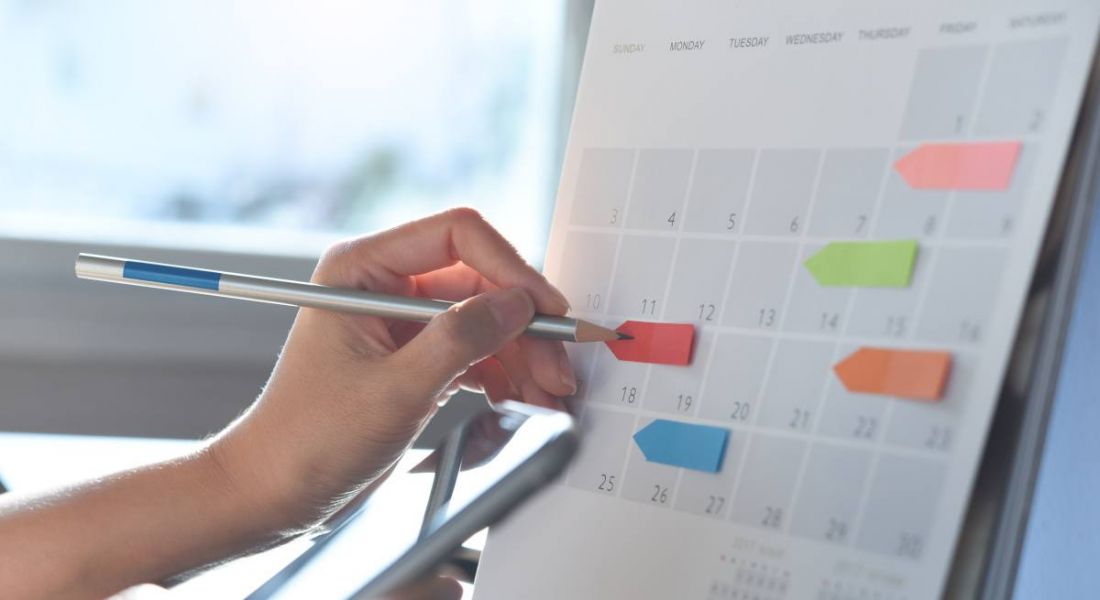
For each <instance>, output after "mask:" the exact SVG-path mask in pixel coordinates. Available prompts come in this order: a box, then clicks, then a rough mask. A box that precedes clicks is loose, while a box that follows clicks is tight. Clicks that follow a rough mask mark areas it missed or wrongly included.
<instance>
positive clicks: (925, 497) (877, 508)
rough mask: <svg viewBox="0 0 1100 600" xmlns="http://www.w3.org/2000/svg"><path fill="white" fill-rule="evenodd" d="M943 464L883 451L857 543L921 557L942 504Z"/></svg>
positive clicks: (897, 553) (898, 554)
mask: <svg viewBox="0 0 1100 600" xmlns="http://www.w3.org/2000/svg"><path fill="white" fill-rule="evenodd" d="M945 475H946V467H945V465H944V463H942V462H941V461H938V460H933V459H928V458H918V457H910V456H897V455H894V454H889V453H884V454H882V455H881V457H880V458H879V461H878V466H877V467H876V468H875V472H874V475H873V479H872V481H871V490H870V493H869V495H868V497H867V504H866V506H865V508H864V510H863V517H862V522H861V523H860V525H859V538H858V540H857V545H858V546H859V547H860V548H863V549H864V550H869V551H871V552H878V553H881V554H887V555H890V556H899V557H904V558H910V559H919V558H920V557H921V555H922V554H923V553H924V548H925V545H926V544H927V541H928V533H929V528H930V527H931V525H932V518H933V517H934V516H935V511H936V505H937V504H939V499H940V492H941V491H943V480H944V477H945Z"/></svg>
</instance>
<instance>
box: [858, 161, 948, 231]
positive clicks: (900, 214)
mask: <svg viewBox="0 0 1100 600" xmlns="http://www.w3.org/2000/svg"><path fill="white" fill-rule="evenodd" d="M911 150H913V148H912V147H905V148H898V149H897V150H896V151H895V152H894V156H893V158H892V159H891V166H890V172H889V173H888V174H887V175H886V189H885V190H884V191H883V193H882V204H881V206H880V207H879V215H878V220H877V222H876V223H875V228H874V231H872V232H871V235H873V236H874V237H875V238H877V239H913V238H918V239H919V238H925V237H929V236H933V235H935V234H936V233H937V232H938V231H939V229H940V228H941V227H943V214H944V209H945V208H946V207H947V192H943V191H938V190H917V189H913V188H911V187H909V184H908V183H906V182H905V180H904V179H902V177H901V175H899V174H898V172H897V169H895V168H894V166H893V165H894V164H895V163H896V162H897V160H898V159H900V158H901V157H902V156H905V155H906V154H908V153H909V152H910V151H911Z"/></svg>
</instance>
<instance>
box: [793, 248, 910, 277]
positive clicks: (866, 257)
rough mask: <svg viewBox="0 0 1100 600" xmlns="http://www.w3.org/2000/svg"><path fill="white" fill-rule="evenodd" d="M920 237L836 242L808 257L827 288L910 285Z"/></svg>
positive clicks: (811, 267)
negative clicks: (887, 240) (880, 240)
mask: <svg viewBox="0 0 1100 600" xmlns="http://www.w3.org/2000/svg"><path fill="white" fill-rule="evenodd" d="M916 259H917V242H916V240H902V241H892V242H832V243H830V244H829V245H827V246H825V247H824V248H822V249H821V250H820V251H818V253H817V254H814V255H813V256H811V257H810V258H808V259H806V263H805V264H806V268H807V269H809V271H810V274H811V275H813V276H814V279H816V280H817V282H818V283H819V284H821V285H823V286H827V287H837V286H844V287H887V288H898V287H909V280H910V279H911V278H912V276H913V263H914V262H916Z"/></svg>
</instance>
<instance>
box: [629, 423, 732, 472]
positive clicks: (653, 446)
mask: <svg viewBox="0 0 1100 600" xmlns="http://www.w3.org/2000/svg"><path fill="white" fill-rule="evenodd" d="M729 437H730V432H729V430H728V429H723V428H721V427H713V426H710V425H696V424H693V423H681V422H679V421H669V420H666V419H656V420H654V421H653V422H652V423H650V424H649V425H646V426H645V427H643V428H641V429H639V430H638V432H637V433H635V434H634V443H635V444H637V445H638V449H639V450H641V451H642V454H643V455H644V456H645V459H646V460H647V461H649V462H655V463H660V464H662V465H669V466H672V467H683V468H685V469H693V470H695V471H704V472H707V473H717V472H718V471H720V470H721V469H722V457H723V456H725V454H726V443H727V442H729Z"/></svg>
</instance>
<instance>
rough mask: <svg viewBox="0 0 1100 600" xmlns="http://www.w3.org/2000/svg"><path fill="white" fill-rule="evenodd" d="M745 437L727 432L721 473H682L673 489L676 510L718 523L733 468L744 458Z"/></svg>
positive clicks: (727, 497)
mask: <svg viewBox="0 0 1100 600" xmlns="http://www.w3.org/2000/svg"><path fill="white" fill-rule="evenodd" d="M746 439H748V433H744V432H741V431H732V432H730V439H729V443H727V444H726V454H725V457H724V458H723V459H722V470H721V471H719V472H718V473H704V472H702V471H692V470H687V469H685V470H684V474H683V475H681V476H680V484H679V485H678V486H677V489H676V510H682V511H685V512H689V513H692V514H696V515H701V516H704V517H711V518H717V519H721V518H723V517H724V516H725V515H726V512H727V511H728V510H729V505H730V500H731V495H732V494H733V483H734V478H735V477H736V475H737V468H738V466H739V464H740V462H741V460H742V459H743V457H744V455H745V440H746Z"/></svg>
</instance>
